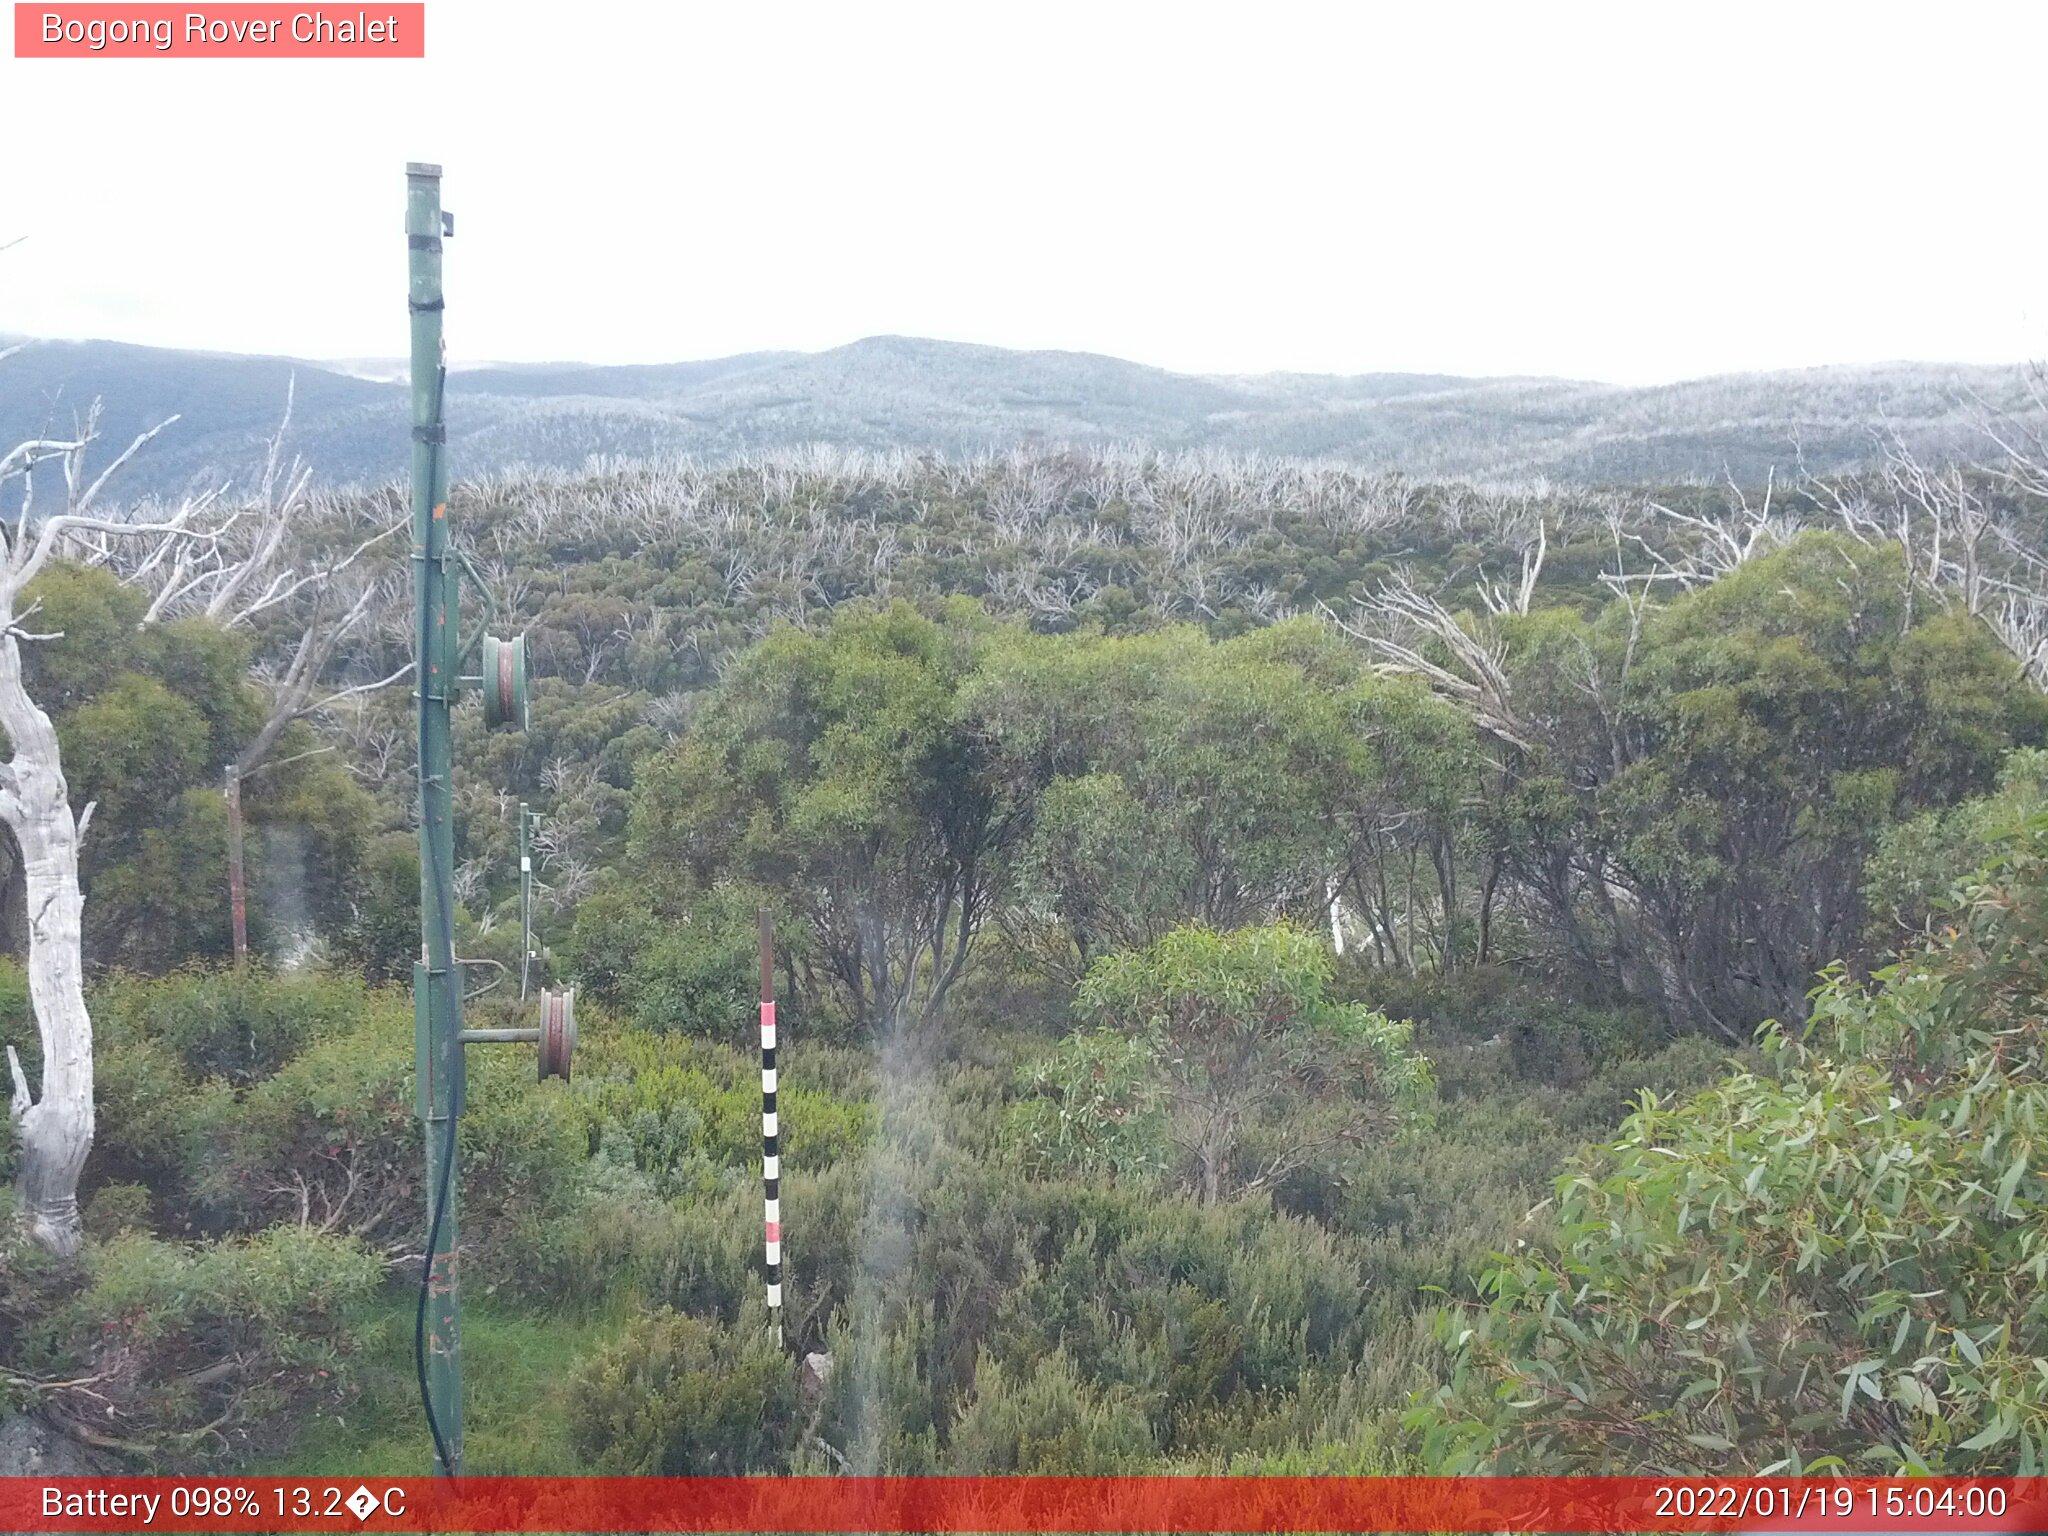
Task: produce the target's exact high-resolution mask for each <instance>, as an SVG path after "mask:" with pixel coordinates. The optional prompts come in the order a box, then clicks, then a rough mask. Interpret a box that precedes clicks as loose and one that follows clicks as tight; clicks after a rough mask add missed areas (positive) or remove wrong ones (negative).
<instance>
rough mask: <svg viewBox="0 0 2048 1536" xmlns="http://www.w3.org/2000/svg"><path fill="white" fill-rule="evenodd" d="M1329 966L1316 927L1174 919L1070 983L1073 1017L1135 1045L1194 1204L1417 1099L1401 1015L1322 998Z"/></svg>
mask: <svg viewBox="0 0 2048 1536" xmlns="http://www.w3.org/2000/svg"><path fill="white" fill-rule="evenodd" d="M1331 974H1332V968H1331V962H1330V956H1329V950H1328V947H1327V946H1326V945H1325V944H1324V943H1323V941H1322V940H1321V939H1320V938H1319V937H1318V936H1316V935H1315V934H1312V933H1309V932H1307V931H1306V930H1303V929H1299V928H1293V927H1288V926H1286V925H1284V924H1277V925H1272V926H1267V927H1259V928H1241V929H1238V930H1236V931H1235V932H1232V933H1216V932H1214V931H1212V930H1209V929H1202V928H1182V929H1176V930H1175V931H1174V932H1172V933H1169V934H1167V935H1166V936H1165V937H1164V938H1162V939H1160V940H1159V941H1158V942H1157V943H1156V944H1153V945H1151V946H1150V947H1148V948H1146V949H1143V950H1138V951H1134V952H1131V953H1127V954H1119V955H1110V956H1106V957H1104V958H1103V959H1101V960H1099V961H1097V962H1096V964H1095V965H1094V967H1093V968H1091V969H1090V971H1089V973H1088V977H1087V979H1086V980H1085V981H1084V982H1083V983H1082V985H1081V990H1080V993H1079V995H1078V999H1077V1002H1078V1006H1079V1008H1080V1009H1081V1011H1082V1013H1083V1014H1084V1015H1086V1016H1088V1017H1090V1018H1093V1019H1095V1020H1097V1021H1099V1025H1100V1027H1102V1028H1105V1029H1107V1030H1110V1031H1112V1032H1114V1033H1116V1034H1117V1035H1119V1036H1122V1037H1124V1038H1127V1039H1135V1040H1138V1041H1142V1042H1143V1043H1144V1046H1145V1048H1146V1050H1147V1052H1148V1053H1149V1054H1150V1056H1151V1058H1152V1060H1153V1062H1154V1064H1155V1070H1156V1071H1157V1072H1158V1073H1159V1076H1160V1078H1161V1079H1162V1081H1163V1086H1164V1092H1165V1094H1166V1095H1167V1096H1168V1098H1169V1100H1170V1102H1171V1106H1172V1108H1171V1113H1170V1115H1169V1116H1168V1117H1167V1122H1166V1123H1167V1130H1166V1135H1167V1137H1168V1138H1169V1139H1170V1140H1171V1142H1172V1143H1173V1145H1174V1146H1175V1148H1176V1149H1178V1151H1179V1152H1180V1153H1181V1155H1182V1156H1183V1157H1184V1158H1185V1159H1186V1160H1187V1163H1188V1165H1189V1177H1190V1178H1191V1179H1192V1181H1193V1183H1194V1187H1195V1188H1196V1189H1197V1190H1198V1191H1199V1193H1200V1195H1201V1198H1202V1199H1203V1200H1204V1202H1206V1203H1208V1204H1211V1205H1213V1204H1215V1203H1216V1201H1218V1200H1219V1199H1221V1198H1222V1197H1223V1195H1224V1194H1225V1193H1226V1192H1230V1191H1239V1190H1258V1189H1265V1188H1269V1187H1271V1186H1272V1185H1274V1184H1275V1183H1277V1182H1278V1181H1280V1180H1281V1179H1283V1178H1285V1177H1286V1176H1287V1175H1288V1174H1290V1173H1291V1172H1292V1171H1293V1170H1295V1169H1296V1168H1298V1167H1301V1166H1302V1165H1304V1164H1306V1163H1311V1162H1313V1161H1315V1160H1316V1159H1317V1158H1319V1157H1321V1156H1323V1155H1324V1154H1325V1153H1326V1152H1327V1151H1328V1149H1330V1148H1332V1147H1336V1146H1341V1145H1344V1144H1346V1143H1355V1142H1358V1141H1361V1140H1364V1139H1366V1138H1368V1137H1371V1136H1385V1135H1391V1134H1393V1133H1395V1132H1396V1131H1398V1130H1399V1129H1401V1128H1402V1126H1403V1125H1404V1123H1406V1122H1407V1121H1409V1120H1410V1119H1412V1118H1413V1117H1414V1116H1415V1115H1417V1114H1418V1113H1420V1112H1422V1111H1424V1110H1425V1109H1426V1106H1427V1104H1428V1101H1429V1098H1430V1086H1431V1085H1430V1074H1429V1063H1428V1062H1427V1061H1426V1060H1425V1059H1424V1058H1423V1057H1421V1056H1420V1055H1418V1054H1416V1053H1415V1052H1414V1051H1413V1050H1412V1049H1411V1042H1412V1037H1413V1026H1412V1025H1410V1024H1407V1023H1396V1022H1395V1021H1393V1020H1391V1019H1389V1018H1387V1017H1386V1015H1384V1014H1380V1013H1375V1012H1373V1011H1372V1010H1371V1009H1370V1008H1366V1007H1364V1006H1362V1005H1359V1004H1355V1003H1342V1002H1339V1001H1337V1000H1335V999H1334V998H1332V997H1331V996H1330V995H1329V985H1330V980H1331ZM1096 1118H1097V1119H1100V1118H1101V1117H1100V1115H1099V1114H1098V1115H1097V1116H1096Z"/></svg>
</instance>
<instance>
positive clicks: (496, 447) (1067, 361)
mask: <svg viewBox="0 0 2048 1536" xmlns="http://www.w3.org/2000/svg"><path fill="white" fill-rule="evenodd" d="M384 366H386V365H384V364H382V363H380V362H365V363H349V364H335V365H328V364H321V363H316V362H303V361H293V360H291V359H287V358H274V357H249V356H241V355H236V354H224V353H208V352H190V351H177V350H171V349H165V348H154V347H140V346H133V345H129V344H126V343H121V342H108V341H83V342H71V341H36V340H30V341H27V342H26V343H25V344H24V345H23V346H22V349H21V350H20V351H19V352H18V353H16V355H15V356H13V357H11V358H9V359H8V360H6V361H5V362H0V439H4V441H5V442H6V443H8V444H12V443H13V442H16V441H18V440H20V439H21V438H24V437H28V436H39V435H50V434H52V433H57V432H61V431H62V430H63V429H65V428H66V427H68V426H69V424H70V422H71V420H72V417H73V413H74V412H75V411H82V410H83V409H84V408H85V407H86V406H87V405H88V404H89V403H90V402H91V401H92V400H93V399H95V398H98V399H99V400H101V401H102V402H103V409H104V413H105V415H104V422H103V430H104V434H105V436H106V438H107V439H109V441H110V444H112V443H113V440H115V439H118V440H119V443H118V444H113V445H112V446H110V447H109V448H108V449H107V450H106V451H107V452H109V453H111V452H114V451H118V447H119V446H120V445H124V444H125V443H126V441H127V440H128V438H129V437H131V436H132V435H133V434H134V433H135V432H137V431H140V430H142V429H143V428H144V427H146V426H151V425H154V424H155V423H156V422H158V421H160V420H162V419H163V418H164V417H165V416H167V415H171V414H177V415H179V416H180V418H181V419H180V420H179V422H178V424H177V425H176V426H175V427H173V428H172V429H171V430H170V431H167V432H165V433H164V434H163V435H162V436H161V437H159V438H158V439H157V440H156V442H155V443H153V444H151V446H150V449H149V451H148V452H147V453H146V454H145V455H143V456H141V457H140V458H138V459H137V461H136V462H135V463H134V465H132V466H131V469H130V470H129V471H124V480H125V486H126V490H127V492H128V493H129V494H131V495H136V494H142V493H145V492H165V493H168V492H175V491H177V490H180V489H182V488H184V487H186V486H188V485H190V484H193V483H195V482H213V481H218V480H219V479H222V478H233V479H235V480H237V481H244V480H246V479H247V477H248V476H249V475H250V474H251V472H252V470H253V468H254V466H255V465H257V464H258V463H260V460H261V451H262V444H263V442H264V441H265V439H266V438H267V437H268V436H269V434H270V433H271V431H273V430H274V429H275V427H276V424H277V420H278V417H279V414H280V413H281V411H282V410H283V406H284V400H285V392H286V388H287V384H288V382H290V381H294V380H295V381H296V404H295V408H294V413H293V421H292V432H291V438H290V442H291V447H292V449H293V450H294V451H295V452H297V453H298V454H300V455H301V456H302V457H304V458H305V459H306V461H307V462H308V463H310V464H312V465H313V466H314V469H315V473H316V475H317V476H318V478H319V479H320V480H321V481H323V482H325V483H329V484H343V483H351V482H362V483H371V482H379V481H387V480H395V479H397V478H399V477H400V476H402V475H403V474H404V472H405V466H406V429H405V411H406V392H405V386H404V384H403V382H401V381H396V380H393V379H391V378H390V377H389V376H388V375H387V376H385V377H381V378H380V377H376V376H374V375H375V373H376V372H377V371H378V369H380V368H382V367H384ZM365 374H370V375H372V376H367V377H366V376H364V375H365ZM448 389H449V408H448V417H449V442H450V445H451V451H452V454H453V460H454V465H455V470H456V473H457V474H458V476H460V475H471V474H477V473H481V472H485V471H488V470H493V469H500V468H505V467H508V466H510V465H514V464H534V465H545V466H554V467H560V468H572V469H573V468H576V467H578V466H580V465H582V464H583V463H585V462H586V461H587V460H589V459H590V458H591V457H592V456H593V455H605V456H611V457H618V456H624V457H631V458H647V457H670V456H676V455H692V456H695V457H698V458H708V459H716V458H723V457H729V456H731V455H734V454H739V453H746V452H760V451H766V450H773V449H777V448H786V447H792V446H797V445H801V444H807V443H828V444H833V445H836V446H841V447H854V448H870V449H910V450H916V451H933V452H940V453H971V452H977V451H983V450H988V449H1003V448H1008V447H1013V446H1017V445H1020V444H1040V445H1053V444H1075V445H1084V444H1100V443H1107V442H1124V443H1140V444H1144V445H1146V446H1149V447H1156V448H1160V449H1168V450H1172V449H1187V448H1213V449H1222V450H1227V451H1232V452H1258V453H1268V454H1281V455H1289V456H1302V457H1314V458H1329V459H1338V460H1344V461H1348V462H1351V463H1355V464H1358V465H1361V466H1363V467H1366V468H1370V469H1375V470H1383V471H1392V472H1399V473H1404V474H1408V475H1412V476H1418V477H1445V478H1463V479H1481V480H1526V479H1532V478H1543V479H1548V480H1552V481H1557V482H1562V483H1576V484H1640V483H1668V482H1671V481H1675V480H1684V479H1694V478H1701V477H1707V478H1713V479H1719V478H1721V477H1722V476H1723V475H1724V474H1729V475H1733V476H1734V477H1735V478H1736V479H1738V480H1742V481H1747V482H1754V481H1760V480H1762V478H1763V477H1764V475H1765V473H1766V472H1767V471H1768V470H1769V469H1771V468H1772V467H1776V468H1777V469H1778V470H1779V471H1780V472H1781V473H1782V472H1783V471H1785V470H1787V469H1789V468H1790V467H1791V466H1792V464H1793V463H1794V461H1795V458H1796V457H1798V456H1800V455H1803V457H1804V461H1805V463H1806V465H1807V466H1808V467H1809V468H1813V469H1817V470H1833V469H1840V468H1845V467H1849V466H1851V465H1854V464H1857V463H1861V462H1864V461H1867V460H1868V459H1869V458H1870V457H1871V455H1872V452H1873V442H1874V434H1875V433H1877V432H1878V431H1881V430H1882V431H1887V432H1889V431H1894V430H1895V431H1897V432H1898V433H1899V434H1900V435H1901V436H1903V437H1904V438H1905V440H1906V441H1907V442H1908V443H1909V444H1911V445H1912V446H1913V447H1914V448H1915V449H1916V450H1918V451H1920V452H1922V453H1925V454H1929V455H1933V456H1942V455H1946V454H1950V453H1955V452H1967V451H1974V450H1976V449H1978V448H1979V447H1980V446H1981V443H1982V439H1981V437H1980V436H1979V434H1978V432H1977V430H1976V426H1975V423H1976V420H1977V419H1978V418H1979V417H1980V416H1981V414H1982V413H1983V411H1984V410H1986V409H2004V408H2013V409H2017V408H2019V407H2020V406H2021V404H2022V402H2023V399H2024V395H2023V391H2022V389H2021V384H2020V378H2019V372H2018V370H2017V369H2016V368H1996V367H1983V366H1965V365H1943V364H1925V363H1899V364H1889V365H1883V366H1878V367H1842V368H1816V369H1806V370H1802V371H1798V372H1791V373H1768V374H1737V375H1725V376H1722V377H1717V378H1709V379H1700V380H1694V381H1690V382H1687V383H1682V384H1670V385H1661V386H1655V387H1649V388H1643V387H1626V386H1620V385H1609V384H1598V383H1586V382H1578V381H1571V380H1563V379H1544V378H1501V379H1471V378H1460V377H1456V376H1452V375H1437V374H1398V373H1388V374H1362V375H1356V376H1348V377H1339V376H1329V375H1316V374H1292V373H1287V374H1279V373H1276V374H1261V375H1252V376H1202V375H1192V374H1178V373H1172V372H1168V371H1167V370H1165V369H1160V368H1152V367H1147V366H1145V365H1143V364H1139V363H1132V362H1126V361H1123V360H1122V359H1118V358H1113V357H1102V356H1098V355H1095V354H1092V353H1080V352H1016V351H1008V350H1005V349H1003V348H1000V347H989V346H979V345H973V344H969V343H962V342H942V341H928V340H920V339H917V338H914V337H902V336H876V337H869V338H867V339H866V340H863V341H857V342H853V343H851V344H850V345H848V346H844V347H836V348H833V349H832V350H830V351H826V352H810V353H804V352H756V353H745V354H741V355H738V356H734V357H724V358H712V359H707V360H704V361H700V362H684V363H661V364H651V365H634V366H602V365H582V364H554V363H544V364H531V365H527V364H519V365H495V366H485V367H478V368H470V369H459V370H456V371H453V372H451V374H450V376H449V381H448Z"/></svg>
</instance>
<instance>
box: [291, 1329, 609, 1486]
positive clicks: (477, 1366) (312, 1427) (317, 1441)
mask: <svg viewBox="0 0 2048 1536" xmlns="http://www.w3.org/2000/svg"><path fill="white" fill-rule="evenodd" d="M413 1307H414V1302H413V1299H412V1297H411V1296H410V1295H409V1294H407V1295H404V1296H394V1297H392V1298H391V1299H390V1300H388V1301H386V1302H381V1303H380V1304H379V1309H378V1316H377V1318H376V1320H375V1322H374V1323H373V1324H372V1326H371V1327H370V1328H369V1329H368V1330H367V1332H366V1335H365V1340H364V1344H365V1354H366V1358H365V1359H364V1360H363V1362H362V1373H363V1393H362V1396H361V1397H359V1398H358V1399H357V1400H356V1401H355V1402H354V1403H353V1404H352V1405H350V1407H349V1408H348V1409H347V1410H345V1411H344V1412H343V1413H341V1414H340V1415H331V1414H330V1415H327V1416H325V1417H323V1418H320V1419H317V1420H315V1421H313V1422H312V1423H310V1424H308V1425H307V1426H306V1431H305V1433H304V1435H303V1436H301V1438H300V1440H299V1443H298V1445H297V1446H295V1447H294V1448H293V1450H292V1452H291V1453H290V1455H288V1456H286V1457H283V1458H281V1459H280V1460H279V1461H278V1463H277V1464H276V1465H275V1466H271V1467H268V1468H265V1469H264V1470H265V1471H266V1472H267V1473H269V1474H273V1475H277V1476H291V1477H385V1476H389V1477H415V1476H424V1475H425V1474H426V1473H427V1472H428V1471H429V1470H430V1469H431V1467H432V1464H433V1444H432V1441H431V1440H430V1439H429V1437H428V1434H427V1424H426V1418H425V1415H424V1414H423V1413H422V1412H421V1411H420V1400H419V1382H418V1378H417V1377H416V1376H415V1375H414V1370H413V1360H412V1340H413ZM622 1326H623V1319H622V1318H621V1317H618V1316H613V1315H610V1314H609V1313H607V1312H604V1311H599V1312H596V1313H588V1314H576V1313H571V1312H568V1311H567V1310H566V1309H565V1311H564V1312H563V1313H548V1314H543V1313H538V1312H525V1311H517V1310H513V1309H509V1308H499V1307H492V1306H488V1305H483V1306H479V1305H475V1304H471V1305H467V1306H465V1307H464V1308H463V1313H462V1359H463V1382H464V1389H465V1402H464V1430H463V1441H464V1444H463V1470H464V1471H465V1472H469V1473H473V1474H475V1475H477V1476H484V1477H489V1476H504V1477H548V1476H565V1475H569V1474H573V1473H577V1472H581V1471H584V1470H585V1469H584V1467H583V1466H582V1465H581V1464H580V1463H579V1462H578V1460H577V1458H576V1453H575V1452H574V1450H572V1449H571V1447H570V1444H569V1427H568V1422H567V1419H566V1417H565V1409H566V1401H565V1388H566V1384H567V1381H568V1377H569V1373H570V1369H571V1367H572V1366H573V1365H574V1364H575V1363H576V1361H577V1360H578V1359H580V1358H581V1357H582V1356H583V1355H585V1354H586V1353H588V1352H589V1351H590V1350H591V1349H592V1348H593V1347H595V1346H596V1345H598V1344H600V1343H602V1342H603V1341H605V1340H606V1339H608V1338H609V1337H611V1336H612V1335H613V1334H615V1333H617V1332H618V1331H619V1329H620V1328H621V1327H622Z"/></svg>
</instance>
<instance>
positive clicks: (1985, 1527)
mask: <svg viewBox="0 0 2048 1536" xmlns="http://www.w3.org/2000/svg"><path fill="white" fill-rule="evenodd" d="M0 1530H6V1531H124V1532H125V1531H274V1532H284V1531H340V1532H373V1531H477V1532H484V1531H559V1532H577V1531H589V1532H599V1531H602V1532H610V1531H649V1532H652V1531H755V1532H784V1531H788V1532H839V1531H847V1532H855V1531H857V1532H871V1531H905V1532H908V1531H920V1532H922V1531H934V1532H937V1531H991V1532H993V1531H1076V1532H1080V1531H1103V1532H1108V1531H1318V1532H1320V1531H1387V1532H1395V1531H1402V1532H1405V1531H1414V1532H1433V1531H1531V1532H1536V1531H1543V1532H1550V1531H1557V1532H1571V1531H1578V1532H1610V1531H1612V1532H1629V1531H1671V1532H1696V1531H1789V1532H1809V1531H1811V1532H1822V1531H1827V1532H1839V1533H1841V1536H1850V1533H1861V1532H1875V1531H1921V1532H1934V1531H2048V1478H2004V1479H1978V1478H1926V1479H1888V1478H1806V1479H1801V1478H1710V1479H1691V1480H1679V1479H1671V1478H1516V1477H1500V1478H1490V1477H1489V1478H1433V1477H1417V1478H1406V1477H1387V1478H1372V1477H677V1478H643V1477H624V1478H596V1477H585V1478H537V1477H472V1478H462V1479H460V1480H456V1481H440V1480H435V1479H430V1478H416V1479H406V1478H399V1479H392V1478H363V1479H303V1478H291V1479H278V1478H230V1479H218V1480H210V1481H200V1480H197V1479H190V1478H104V1479H97V1480H95V1479H89V1478H48V1479H38V1478H10V1479H4V1480H0Z"/></svg>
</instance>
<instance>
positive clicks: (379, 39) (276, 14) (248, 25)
mask: <svg viewBox="0 0 2048 1536" xmlns="http://www.w3.org/2000/svg"><path fill="white" fill-rule="evenodd" d="M426 54H427V8H426V6H425V5H424V4H423V3H414V4H409V5H399V4H381V3H377V4H369V5H330V6H318V5H246V4H223V5H65V4H25V3H21V0H17V3H16V4H15V7H14V56H15V57H16V58H18V59H423V58H425V57H426Z"/></svg>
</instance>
